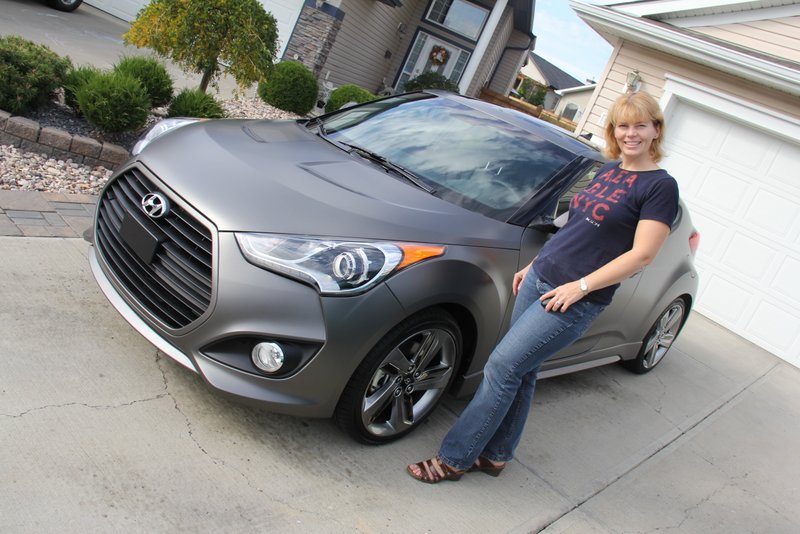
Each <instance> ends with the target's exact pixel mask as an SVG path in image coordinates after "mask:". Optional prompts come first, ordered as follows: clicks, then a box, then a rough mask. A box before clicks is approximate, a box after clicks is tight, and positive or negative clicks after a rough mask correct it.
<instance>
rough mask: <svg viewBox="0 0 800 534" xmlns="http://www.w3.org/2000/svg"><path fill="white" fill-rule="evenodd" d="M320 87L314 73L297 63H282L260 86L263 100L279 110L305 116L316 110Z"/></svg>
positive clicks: (259, 91) (259, 92) (260, 94)
mask: <svg viewBox="0 0 800 534" xmlns="http://www.w3.org/2000/svg"><path fill="white" fill-rule="evenodd" d="M317 95H319V85H317V79H316V78H315V77H314V73H313V72H311V71H310V70H309V69H308V68H307V67H306V66H305V65H303V64H302V63H298V62H297V61H282V62H280V63H278V64H277V65H275V68H274V69H273V71H272V74H270V76H269V78H267V80H266V81H263V82H261V83H260V84H259V85H258V96H260V97H261V100H263V101H264V102H266V103H267V104H269V105H271V106H275V107H276V108H278V109H282V110H284V111H289V112H291V113H296V114H298V115H305V114H307V113H308V112H309V111H311V110H312V109H313V108H314V105H315V104H316V102H317Z"/></svg>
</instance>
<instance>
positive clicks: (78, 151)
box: [0, 110, 130, 170]
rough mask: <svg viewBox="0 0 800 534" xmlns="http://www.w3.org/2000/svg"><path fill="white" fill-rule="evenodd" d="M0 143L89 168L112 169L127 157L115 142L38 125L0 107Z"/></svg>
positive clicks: (126, 153) (125, 152) (126, 152)
mask: <svg viewBox="0 0 800 534" xmlns="http://www.w3.org/2000/svg"><path fill="white" fill-rule="evenodd" d="M0 145H12V146H14V147H16V148H19V149H20V150H25V151H27V152H36V153H39V154H44V155H45V156H47V157H50V158H55V159H61V160H67V159H71V160H72V161H73V162H75V163H81V164H83V165H89V166H91V167H97V166H101V167H105V168H107V169H111V170H114V169H115V168H116V167H117V166H118V165H120V164H121V163H123V162H124V161H125V160H127V159H128V158H129V157H130V154H129V153H128V151H127V150H125V149H124V148H123V147H121V146H119V145H115V144H112V143H103V142H101V141H97V140H95V139H92V138H90V137H84V136H82V135H72V134H70V133H68V132H65V131H64V130H60V129H58V128H51V127H48V126H46V127H44V128H42V127H41V126H40V125H39V123H38V122H36V121H32V120H30V119H26V118H24V117H15V116H12V115H11V114H10V113H8V112H6V111H2V110H0Z"/></svg>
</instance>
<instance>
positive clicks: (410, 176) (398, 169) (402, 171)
mask: <svg viewBox="0 0 800 534" xmlns="http://www.w3.org/2000/svg"><path fill="white" fill-rule="evenodd" d="M342 145H344V146H347V147H350V151H349V152H350V153H353V152H355V153H356V154H358V155H359V156H361V157H362V158H364V159H367V160H369V161H372V162H374V163H377V164H378V165H380V166H381V167H383V168H384V169H386V170H387V171H392V172H394V173H396V174H399V175H400V176H402V177H403V178H405V179H406V180H408V181H409V182H411V183H412V184H414V185H415V186H417V187H419V188H420V189H422V190H423V191H425V192H426V193H429V194H431V195H432V194H434V193H435V192H436V190H435V189H433V188H432V187H430V186H429V185H428V184H426V183H424V182H423V181H422V180H420V179H419V177H418V176H417V175H416V174H414V173H413V172H412V171H410V170H408V169H406V168H405V167H402V166H400V165H398V164H397V163H394V162H392V161H389V160H388V159H386V158H385V157H384V156H381V155H380V154H376V153H375V152H372V151H371V150H367V149H366V148H363V147H360V146H358V145H351V144H350V143H342Z"/></svg>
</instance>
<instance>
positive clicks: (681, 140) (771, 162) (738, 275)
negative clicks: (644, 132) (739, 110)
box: [663, 102, 800, 366]
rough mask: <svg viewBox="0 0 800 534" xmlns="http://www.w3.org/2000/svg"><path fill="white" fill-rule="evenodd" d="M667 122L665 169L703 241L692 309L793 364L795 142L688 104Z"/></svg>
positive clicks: (799, 306) (798, 352)
mask: <svg viewBox="0 0 800 534" xmlns="http://www.w3.org/2000/svg"><path fill="white" fill-rule="evenodd" d="M668 120H669V131H668V132H667V142H666V143H665V149H666V152H667V153H668V157H667V158H665V160H664V161H663V166H664V167H665V168H666V169H668V170H669V171H670V172H671V173H672V174H673V175H674V176H675V178H676V179H677V180H678V182H679V184H680V187H681V195H682V197H683V198H684V200H685V201H686V202H687V204H688V205H689V207H690V210H691V212H692V218H693V220H694V223H695V226H696V227H697V228H698V230H699V231H700V235H701V238H700V250H699V251H698V254H697V267H698V271H699V273H700V290H699V295H698V301H697V307H696V308H695V309H696V311H698V312H700V313H702V314H703V315H705V316H707V317H709V318H710V319H712V320H714V321H716V322H718V323H720V324H722V325H723V326H725V327H727V328H729V329H730V330H732V331H734V332H736V333H738V334H739V335H741V336H743V337H745V338H747V339H748V340H750V341H752V342H754V343H756V344H757V345H759V346H761V347H764V348H765V349H767V350H769V351H770V352H772V353H774V354H776V355H778V356H780V357H781V358H784V359H786V360H787V361H789V362H791V363H793V364H794V365H797V366H800V181H798V180H797V173H798V166H800V144H798V143H797V142H796V141H794V140H792V139H786V138H783V137H779V136H777V135H774V134H771V133H769V132H765V131H761V130H759V129H757V128H755V127H753V126H751V125H746V124H743V123H740V122H737V121H735V120H734V119H733V118H731V117H729V116H727V115H726V116H723V115H721V114H718V113H715V112H713V111H708V110H705V109H701V108H699V107H695V106H693V105H691V104H688V103H685V102H681V103H679V104H677V105H676V106H675V108H674V111H673V113H672V114H671V116H670V117H669V119H668ZM731 356H735V355H731Z"/></svg>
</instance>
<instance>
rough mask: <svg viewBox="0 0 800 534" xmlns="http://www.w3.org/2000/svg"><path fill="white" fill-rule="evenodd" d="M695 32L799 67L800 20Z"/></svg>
mask: <svg viewBox="0 0 800 534" xmlns="http://www.w3.org/2000/svg"><path fill="white" fill-rule="evenodd" d="M692 30H693V31H696V32H699V33H702V34H705V35H708V36H710V37H715V38H717V39H722V40H724V41H728V42H731V43H734V44H737V45H740V46H744V47H747V48H752V49H753V50H758V51H759V52H762V53H766V54H770V55H773V56H776V57H779V58H782V59H788V60H789V61H794V62H797V63H800V17H785V18H780V19H771V20H756V21H751V22H746V23H736V24H723V25H717V26H696V27H693V28H692Z"/></svg>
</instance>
